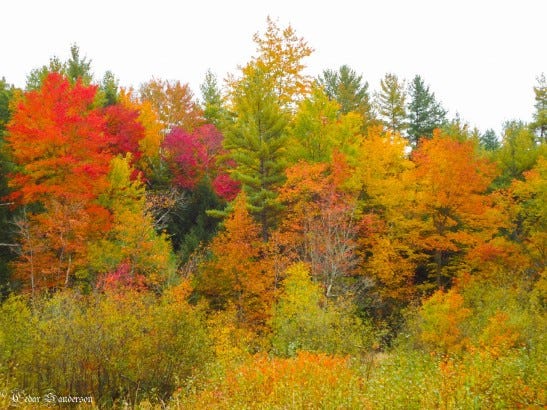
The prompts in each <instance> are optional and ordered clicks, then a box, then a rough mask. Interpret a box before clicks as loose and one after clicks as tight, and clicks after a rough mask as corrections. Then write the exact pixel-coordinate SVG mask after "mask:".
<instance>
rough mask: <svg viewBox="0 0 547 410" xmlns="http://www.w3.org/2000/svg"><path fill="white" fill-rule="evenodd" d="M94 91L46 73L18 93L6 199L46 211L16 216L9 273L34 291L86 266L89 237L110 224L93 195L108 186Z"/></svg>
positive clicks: (107, 157)
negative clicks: (34, 86) (17, 251)
mask: <svg viewBox="0 0 547 410" xmlns="http://www.w3.org/2000/svg"><path fill="white" fill-rule="evenodd" d="M95 93H96V87H92V86H84V85H82V84H81V82H76V84H75V85H73V86H72V85H71V84H70V83H69V81H68V80H67V79H66V78H64V77H62V76H61V75H59V74H56V73H53V74H50V75H48V76H47V77H46V79H45V80H44V83H43V86H42V88H40V89H39V90H36V91H31V92H28V93H26V94H25V95H24V96H23V98H22V99H21V101H20V102H19V104H18V105H17V108H16V110H15V112H14V114H13V117H12V120H11V122H10V123H9V126H8V130H9V136H8V138H7V142H8V144H9V147H10V149H11V152H12V156H13V158H14V160H15V162H16V163H17V165H18V166H19V167H18V169H17V170H18V172H17V173H16V174H15V175H14V176H13V178H12V180H11V181H10V185H11V186H12V188H14V191H13V193H12V198H13V199H15V200H16V201H17V203H18V204H21V205H28V204H32V203H35V202H39V203H41V205H42V207H43V209H44V212H43V213H40V214H37V215H32V214H31V215H30V216H29V217H28V219H26V220H21V221H20V222H19V225H20V226H19V227H20V232H21V241H22V243H21V246H22V248H21V257H20V258H19V259H18V261H16V262H15V265H14V266H15V267H16V272H15V276H16V277H18V278H19V279H21V280H23V284H24V286H25V287H27V288H29V289H32V291H34V290H35V289H40V288H44V287H47V288H50V287H59V286H67V285H68V284H69V282H70V280H71V279H73V277H74V274H75V272H76V271H77V270H78V269H80V268H82V267H83V265H84V264H85V261H86V246H87V243H88V242H89V241H90V240H93V239H95V238H97V236H98V235H100V234H101V233H102V232H104V231H105V230H107V229H109V224H110V215H109V213H108V211H107V210H106V209H104V208H103V207H101V206H99V205H98V204H97V202H96V200H97V198H98V196H99V195H100V194H101V193H102V192H104V190H105V189H106V187H107V186H108V180H107V174H108V171H109V165H110V159H111V154H110V153H109V152H108V144H109V142H110V139H111V138H110V137H109V136H108V134H106V132H105V121H104V118H103V117H102V116H101V113H100V112H99V111H98V110H97V109H93V108H91V107H92V104H93V101H94V98H95Z"/></svg>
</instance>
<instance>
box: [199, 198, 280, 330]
mask: <svg viewBox="0 0 547 410" xmlns="http://www.w3.org/2000/svg"><path fill="white" fill-rule="evenodd" d="M224 228H225V230H224V231H223V232H221V233H220V234H219V235H217V236H216V237H215V238H214V239H213V241H212V243H211V246H210V250H211V253H212V255H213V256H212V259H211V260H210V261H208V262H205V263H204V264H203V265H202V267H201V276H200V279H199V282H198V284H197V289H198V291H200V292H202V293H203V294H204V295H206V296H207V297H208V298H209V299H210V300H211V302H212V304H213V306H214V307H225V306H226V304H227V303H233V305H234V306H235V308H236V311H237V315H238V320H239V321H240V323H242V324H245V325H248V326H250V327H252V328H255V329H258V328H261V327H262V326H264V324H265V323H266V321H267V319H268V318H269V316H270V310H271V305H272V302H273V295H274V274H273V270H272V267H271V263H270V262H269V261H268V260H267V259H264V258H263V255H264V249H265V248H264V244H263V242H262V240H261V231H260V227H259V226H258V225H257V224H256V223H255V222H254V220H253V219H252V217H251V216H250V215H249V212H248V211H247V208H246V198H245V194H244V193H242V194H240V195H239V196H238V197H237V199H236V201H235V204H234V210H233V213H232V214H231V215H230V216H229V217H228V219H227V220H226V221H225V223H224Z"/></svg>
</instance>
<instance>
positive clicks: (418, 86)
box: [407, 75, 446, 145]
mask: <svg viewBox="0 0 547 410" xmlns="http://www.w3.org/2000/svg"><path fill="white" fill-rule="evenodd" d="M409 95H410V99H411V100H410V103H409V104H408V131H407V132H408V138H409V140H410V142H411V143H412V144H413V145H416V144H417V143H418V141H419V139H420V138H422V137H426V138H431V137H432V136H433V130H434V129H435V128H439V127H440V126H441V125H443V123H444V122H445V121H446V111H445V110H444V109H443V107H442V106H441V104H440V103H439V102H437V101H436V100H435V94H434V93H432V92H431V91H429V86H427V85H425V83H424V80H423V79H422V78H421V77H420V76H419V75H417V76H416V77H414V79H413V80H412V83H411V84H410V87H409Z"/></svg>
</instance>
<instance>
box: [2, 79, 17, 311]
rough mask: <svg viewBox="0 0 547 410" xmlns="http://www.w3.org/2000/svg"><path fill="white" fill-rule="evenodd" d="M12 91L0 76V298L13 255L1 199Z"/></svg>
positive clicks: (6, 212)
mask: <svg viewBox="0 0 547 410" xmlns="http://www.w3.org/2000/svg"><path fill="white" fill-rule="evenodd" d="M14 92H15V89H14V87H13V86H12V85H10V84H8V83H7V82H6V80H5V78H3V77H2V79H0V244H1V245H0V300H2V296H3V293H4V292H5V290H6V285H7V283H8V281H9V270H8V262H9V261H10V260H11V259H12V258H13V256H14V254H13V252H11V249H10V248H12V247H11V246H9V245H11V244H12V239H13V238H12V234H11V231H12V230H11V229H10V227H9V225H10V221H11V217H12V215H11V212H10V209H9V207H8V204H7V203H4V201H3V200H2V198H4V197H5V196H6V195H7V194H8V192H9V191H8V179H7V177H6V176H7V175H8V173H9V172H10V171H11V170H10V166H9V161H8V159H7V155H6V152H5V148H4V132H5V129H6V125H7V123H8V122H9V120H10V118H11V110H10V101H11V99H12V98H13V95H14Z"/></svg>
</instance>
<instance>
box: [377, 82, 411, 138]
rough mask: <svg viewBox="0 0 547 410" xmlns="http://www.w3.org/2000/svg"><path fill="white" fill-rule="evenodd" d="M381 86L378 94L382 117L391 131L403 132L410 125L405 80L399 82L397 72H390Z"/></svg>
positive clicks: (379, 110)
mask: <svg viewBox="0 0 547 410" xmlns="http://www.w3.org/2000/svg"><path fill="white" fill-rule="evenodd" d="M380 88H381V91H380V92H379V93H378V94H377V95H376V105H377V107H378V114H379V116H380V119H381V120H382V122H383V123H384V125H385V126H386V127H387V128H389V129H390V130H391V131H395V132H398V133H401V134H402V133H403V131H404V130H405V129H406V128H407V127H408V124H407V122H406V119H407V114H406V108H405V101H406V92H405V87H404V81H402V82H399V78H398V77H397V76H396V75H395V74H390V73H388V74H386V75H385V76H384V78H383V79H382V81H381V82H380Z"/></svg>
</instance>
